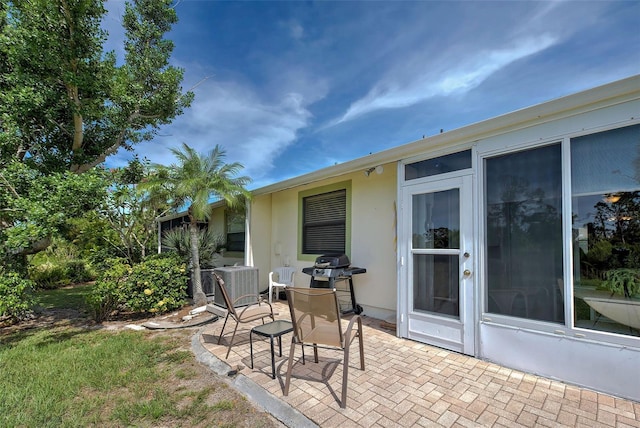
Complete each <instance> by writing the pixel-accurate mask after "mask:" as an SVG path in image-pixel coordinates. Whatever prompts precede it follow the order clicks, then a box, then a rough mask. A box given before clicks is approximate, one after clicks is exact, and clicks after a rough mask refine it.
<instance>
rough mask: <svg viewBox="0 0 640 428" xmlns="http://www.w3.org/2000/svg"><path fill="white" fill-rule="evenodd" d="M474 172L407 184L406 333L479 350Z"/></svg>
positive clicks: (431, 341)
mask: <svg viewBox="0 0 640 428" xmlns="http://www.w3.org/2000/svg"><path fill="white" fill-rule="evenodd" d="M471 182H472V179H471V176H470V175H466V176H461V177H454V178H448V179H444V180H437V181H432V182H429V183H421V184H415V185H408V186H405V187H404V188H403V208H404V209H403V213H404V214H403V216H404V217H403V229H404V231H403V232H404V233H403V237H404V239H403V241H402V244H401V246H402V247H403V248H401V254H402V259H403V266H402V274H401V278H402V282H401V288H404V290H406V291H405V292H402V293H401V296H402V297H401V298H402V299H403V300H404V302H403V304H401V312H402V318H401V319H402V320H403V321H402V322H401V327H400V333H401V335H403V336H404V337H407V338H409V339H413V340H418V341H420V342H424V343H429V344H432V345H436V346H440V347H443V348H446V349H450V350H453V351H457V352H463V353H465V354H469V355H473V354H474V349H475V347H474V322H475V321H474V317H473V308H474V305H473V290H474V287H473V282H474V274H473V256H474V255H473V251H472V247H473V245H472V244H473V239H472V227H473V221H472V197H471Z"/></svg>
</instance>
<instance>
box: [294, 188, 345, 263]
mask: <svg viewBox="0 0 640 428" xmlns="http://www.w3.org/2000/svg"><path fill="white" fill-rule="evenodd" d="M346 220H347V191H346V189H341V190H337V191H333V192H328V193H321V194H319V195H313V196H307V197H306V198H303V222H302V223H303V225H302V236H303V238H302V252H303V253H304V254H326V253H344V252H345V242H346Z"/></svg>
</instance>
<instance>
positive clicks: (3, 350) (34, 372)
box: [0, 287, 273, 428]
mask: <svg viewBox="0 0 640 428" xmlns="http://www.w3.org/2000/svg"><path fill="white" fill-rule="evenodd" d="M86 292H87V288H83V287H81V288H80V290H79V289H78V288H72V289H59V290H49V291H46V292H41V293H39V298H40V299H41V305H42V306H44V307H54V308H59V307H60V306H62V307H64V308H74V309H82V307H83V300H82V299H81V296H82V295H84V294H85V293H86ZM192 334H193V331H187V330H173V331H167V332H162V331H152V332H150V331H142V332H140V331H131V330H117V331H114V330H106V329H89V328H82V327H74V326H71V325H69V324H68V323H66V324H65V323H61V324H60V325H54V326H53V327H46V328H44V327H43V328H29V329H18V330H16V331H14V332H10V333H8V334H3V335H0V373H1V374H2V375H1V376H0V426H2V427H5V426H6V427H17V426H20V427H43V428H47V427H61V426H64V427H86V426H100V427H123V426H136V427H156V426H171V427H181V426H184V427H200V426H201V427H205V426H206V427H220V426H228V427H233V426H258V427H259V426H263V427H270V426H273V423H272V422H271V419H269V418H268V417H266V415H265V414H264V413H260V412H257V411H256V410H255V409H254V408H253V407H252V406H251V405H250V403H248V402H247V400H246V399H244V397H242V396H241V395H240V394H238V393H237V392H236V391H235V390H233V389H231V388H228V387H227V385H226V384H225V383H224V382H222V381H221V380H220V379H218V378H217V376H216V375H215V374H213V373H212V372H211V371H210V370H209V369H207V368H206V367H203V366H201V365H199V364H198V363H197V362H196V361H195V360H194V356H193V354H192V353H191V352H190V351H188V350H186V349H185V346H188V344H189V342H190V338H191V335H192Z"/></svg>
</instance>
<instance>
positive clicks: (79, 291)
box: [34, 284, 93, 311]
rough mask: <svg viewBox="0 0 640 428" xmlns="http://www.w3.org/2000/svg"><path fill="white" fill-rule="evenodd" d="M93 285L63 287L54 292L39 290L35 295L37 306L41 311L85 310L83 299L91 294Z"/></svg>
mask: <svg viewBox="0 0 640 428" xmlns="http://www.w3.org/2000/svg"><path fill="white" fill-rule="evenodd" d="M92 287H93V284H83V285H77V286H75V287H64V288H58V289H54V290H39V291H38V292H36V293H35V296H34V297H35V299H36V303H37V305H38V306H40V307H42V308H43V309H76V310H79V311H84V310H86V303H85V299H86V296H87V295H88V294H89V293H90V292H91V289H92Z"/></svg>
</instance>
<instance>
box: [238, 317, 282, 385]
mask: <svg viewBox="0 0 640 428" xmlns="http://www.w3.org/2000/svg"><path fill="white" fill-rule="evenodd" d="M292 331H293V324H291V321H286V320H276V321H272V322H269V323H266V324H262V325H259V326H257V327H253V328H252V329H251V332H249V347H250V349H251V368H252V369H253V339H252V338H253V334H254V333H255V334H257V335H259V336H263V337H268V338H269V341H270V343H271V373H272V375H271V377H272V378H273V379H275V378H276V362H275V355H274V351H273V339H274V338H275V337H277V338H278V347H279V351H280V356H282V335H283V334H287V333H291V332H292Z"/></svg>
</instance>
